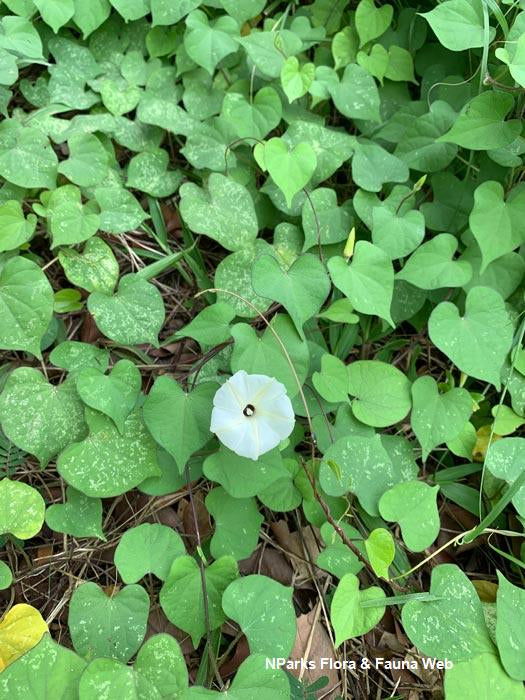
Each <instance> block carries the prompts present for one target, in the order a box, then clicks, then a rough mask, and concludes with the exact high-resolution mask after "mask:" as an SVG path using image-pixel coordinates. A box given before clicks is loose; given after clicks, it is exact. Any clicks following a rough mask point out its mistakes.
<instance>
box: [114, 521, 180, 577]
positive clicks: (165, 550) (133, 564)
mask: <svg viewBox="0 0 525 700" xmlns="http://www.w3.org/2000/svg"><path fill="white" fill-rule="evenodd" d="M185 554H186V548H185V547H184V543H183V541H182V539H181V537H180V535H179V534H178V533H177V532H176V531H175V530H173V529H172V528H171V527H167V526H166V525H161V524H159V523H143V524H142V525H137V527H132V528H130V529H129V530H126V532H125V533H124V534H123V535H122V537H121V539H120V542H119V543H118V545H117V549H116V550H115V566H116V567H117V570H118V572H119V574H120V578H121V579H122V580H123V581H124V583H137V581H140V579H141V578H143V577H144V576H145V575H146V574H155V576H156V577H157V578H159V579H160V580H161V581H165V580H166V578H167V577H168V574H169V572H170V568H171V565H172V564H173V562H174V560H175V559H176V558H177V557H180V556H182V555H185Z"/></svg>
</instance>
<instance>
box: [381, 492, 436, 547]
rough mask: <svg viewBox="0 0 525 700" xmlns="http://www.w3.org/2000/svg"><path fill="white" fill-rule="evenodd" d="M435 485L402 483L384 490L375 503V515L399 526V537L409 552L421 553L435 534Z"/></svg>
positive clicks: (432, 540) (431, 541)
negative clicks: (378, 514)
mask: <svg viewBox="0 0 525 700" xmlns="http://www.w3.org/2000/svg"><path fill="white" fill-rule="evenodd" d="M438 491H439V486H429V485H428V484H425V483H424V482H423V481H405V482H403V483H401V484H396V485H395V486H393V487H392V488H391V489H389V490H388V491H386V492H385V493H384V494H383V495H382V496H381V498H380V500H379V512H380V513H381V517H382V518H384V519H385V520H394V521H396V522H397V523H399V526H400V527H401V536H402V537H403V542H404V543H405V544H406V546H407V547H408V549H409V550H410V551H411V552H422V551H423V550H424V549H426V548H427V547H430V545H431V544H432V543H433V542H434V540H435V539H436V537H437V536H438V534H439V528H440V521H439V512H438V507H437V503H436V498H437V494H438Z"/></svg>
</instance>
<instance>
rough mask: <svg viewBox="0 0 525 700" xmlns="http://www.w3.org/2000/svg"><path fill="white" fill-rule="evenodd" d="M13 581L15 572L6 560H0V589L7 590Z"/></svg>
mask: <svg viewBox="0 0 525 700" xmlns="http://www.w3.org/2000/svg"><path fill="white" fill-rule="evenodd" d="M12 583H13V573H12V571H11V569H10V568H9V567H8V566H7V564H6V563H5V562H4V561H0V590H2V591H5V589H6V588H9V586H11V584H12Z"/></svg>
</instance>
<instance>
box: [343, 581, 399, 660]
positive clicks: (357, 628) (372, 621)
mask: <svg viewBox="0 0 525 700" xmlns="http://www.w3.org/2000/svg"><path fill="white" fill-rule="evenodd" d="M385 597H386V596H385V592H384V591H383V589H382V588H379V586H370V588H365V589H363V590H359V579H358V578H357V576H355V575H354V574H345V576H343V578H342V579H341V580H340V581H339V583H338V585H337V588H336V589H335V593H334V597H333V598H332V605H331V607H330V621H331V623H332V626H333V628H334V632H335V646H336V647H338V646H339V645H340V644H342V643H343V642H344V641H346V640H347V639H352V638H353V637H360V636H361V635H362V634H366V633H367V632H369V631H370V630H371V629H372V628H373V627H375V626H376V625H377V624H378V622H379V621H380V620H381V618H382V617H383V615H384V614H385V610H386V607H385V606H384V605H381V600H382V599H383V598H385ZM369 600H374V601H375V600H377V601H378V605H377V606H374V607H370V608H368V607H361V603H363V602H365V601H369Z"/></svg>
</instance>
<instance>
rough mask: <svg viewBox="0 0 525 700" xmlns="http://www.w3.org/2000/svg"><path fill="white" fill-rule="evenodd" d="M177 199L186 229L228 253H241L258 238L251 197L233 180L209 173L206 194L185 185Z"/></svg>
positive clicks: (199, 189)
mask: <svg viewBox="0 0 525 700" xmlns="http://www.w3.org/2000/svg"><path fill="white" fill-rule="evenodd" d="M180 197H181V201H180V213H181V215H182V218H183V219H184V221H185V222H186V224H187V225H188V226H189V228H190V229H191V230H192V231H194V232H195V233H201V234H204V235H205V236H209V237H210V238H213V239H214V240H216V241H217V242H218V243H220V244H221V245H222V246H223V247H224V248H226V249H227V250H241V249H244V248H245V247H246V246H247V245H249V244H250V243H251V242H252V241H254V240H255V238H256V237H257V232H258V230H259V226H258V223H257V216H256V215H255V208H254V206H253V199H252V196H251V194H250V193H249V191H248V190H247V189H246V187H244V186H243V185H240V184H239V183H238V182H235V180H232V179H231V178H229V177H226V176H225V175H221V174H220V173H212V174H211V175H210V178H209V180H208V188H207V190H204V189H201V188H200V187H198V186H197V185H195V184H193V183H191V182H188V183H185V184H184V185H182V186H181V188H180ZM239 291H240V292H241V293H242V290H239Z"/></svg>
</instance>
